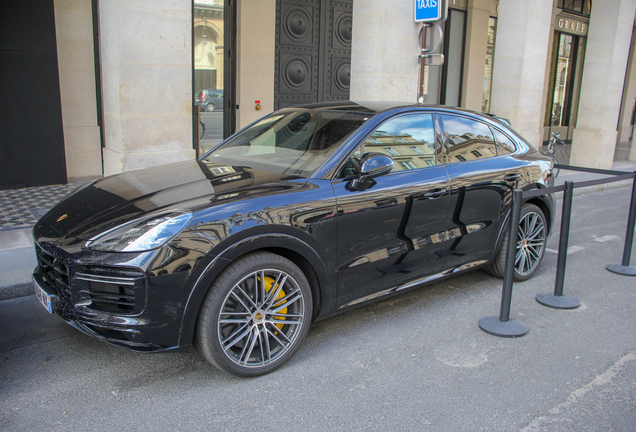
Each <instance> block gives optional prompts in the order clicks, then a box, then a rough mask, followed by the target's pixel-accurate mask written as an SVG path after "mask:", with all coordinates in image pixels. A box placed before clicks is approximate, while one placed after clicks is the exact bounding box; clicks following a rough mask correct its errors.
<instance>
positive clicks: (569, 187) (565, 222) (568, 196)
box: [536, 181, 581, 309]
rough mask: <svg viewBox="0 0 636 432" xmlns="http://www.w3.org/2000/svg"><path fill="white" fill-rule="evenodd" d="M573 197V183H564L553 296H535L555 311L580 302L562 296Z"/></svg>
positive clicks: (575, 305) (544, 294)
mask: <svg viewBox="0 0 636 432" xmlns="http://www.w3.org/2000/svg"><path fill="white" fill-rule="evenodd" d="M573 196H574V183H573V182H571V181H566V182H565V192H563V212H562V215H561V234H560V236H559V257H558V260H557V272H556V280H555V282H554V295H553V294H550V293H543V294H537V297H536V298H537V301H538V302H539V303H541V304H542V305H544V306H548V307H551V308H555V309H575V308H577V307H579V306H581V302H580V301H578V300H577V299H575V298H574V297H570V296H569V295H565V294H563V283H564V282H565V264H566V260H567V256H568V242H569V239H570V219H571V217H572V197H573Z"/></svg>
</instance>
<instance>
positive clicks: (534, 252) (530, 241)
mask: <svg viewBox="0 0 636 432" xmlns="http://www.w3.org/2000/svg"><path fill="white" fill-rule="evenodd" d="M547 226H548V224H547V222H546V218H545V215H544V214H543V211H541V209H540V208H539V207H537V206H536V205H534V204H528V203H526V204H523V206H521V216H520V218H519V235H518V237H517V238H518V240H517V254H516V259H515V271H514V279H513V280H514V281H517V282H519V281H524V280H528V279H530V278H531V277H532V276H533V275H534V274H535V273H536V271H537V269H538V268H539V265H540V264H541V260H543V255H544V253H545V245H546V241H547V237H548V236H547V234H548V231H547ZM508 231H509V230H506V233H505V234H504V238H503V240H502V241H501V245H500V246H499V249H498V250H497V253H496V254H495V259H494V260H493V261H492V262H491V263H490V265H489V266H488V267H486V268H485V270H486V271H487V272H488V273H490V274H491V275H493V276H496V277H498V278H502V279H503V277H504V274H505V271H506V251H507V249H508V237H509V236H508Z"/></svg>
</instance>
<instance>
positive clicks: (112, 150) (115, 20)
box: [99, 0, 195, 175]
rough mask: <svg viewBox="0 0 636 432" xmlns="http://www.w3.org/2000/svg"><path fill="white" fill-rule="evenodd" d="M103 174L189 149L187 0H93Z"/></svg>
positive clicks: (173, 157)
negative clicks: (97, 25)
mask: <svg viewBox="0 0 636 432" xmlns="http://www.w3.org/2000/svg"><path fill="white" fill-rule="evenodd" d="M99 17H100V32H101V37H100V47H101V48H100V49H101V56H102V82H103V108H104V125H103V127H104V130H105V148H104V149H103V158H104V174H105V175H109V174H114V173H118V172H122V171H130V170H134V169H139V168H146V167H151V166H155V165H161V164H166V163H170V162H178V161H183V160H187V159H193V158H194V157H195V151H194V149H193V143H192V3H191V2H188V1H179V2H174V1H173V2H156V1H152V0H136V1H135V2H120V1H117V0H100V1H99Z"/></svg>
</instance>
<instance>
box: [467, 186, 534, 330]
mask: <svg viewBox="0 0 636 432" xmlns="http://www.w3.org/2000/svg"><path fill="white" fill-rule="evenodd" d="M522 198H523V191H521V190H517V189H515V190H514V191H513V193H512V211H511V215H510V228H509V229H508V249H507V250H506V269H505V272H504V281H503V290H502V293H501V309H500V311H499V316H498V317H496V316H489V317H486V318H482V319H480V320H479V328H481V329H482V330H483V331H485V332H486V333H488V334H491V335H494V336H500V337H510V338H514V337H520V336H524V335H526V334H527V333H528V326H527V325H525V324H524V323H522V322H521V321H518V320H514V319H510V302H511V300H512V280H513V279H514V270H515V258H516V256H517V237H518V235H519V219H520V218H521V200H522Z"/></svg>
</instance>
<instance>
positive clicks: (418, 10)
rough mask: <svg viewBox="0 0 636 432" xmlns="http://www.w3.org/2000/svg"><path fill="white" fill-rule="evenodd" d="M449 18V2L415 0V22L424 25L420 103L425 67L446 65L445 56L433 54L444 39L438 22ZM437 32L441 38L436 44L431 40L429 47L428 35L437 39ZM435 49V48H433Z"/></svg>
mask: <svg viewBox="0 0 636 432" xmlns="http://www.w3.org/2000/svg"><path fill="white" fill-rule="evenodd" d="M447 17H448V1H447V0H415V15H414V20H415V22H421V23H422V30H421V32H420V34H421V53H420V55H419V59H420V85H419V90H418V92H417V99H418V101H419V102H420V103H422V102H424V67H425V66H427V65H428V66H441V65H443V64H444V54H433V53H434V52H435V51H437V50H438V49H439V47H440V46H441V43H442V39H443V37H444V35H443V31H442V27H441V26H440V25H439V24H438V23H437V21H445V20H446V18H447ZM435 30H437V31H438V33H439V37H438V38H437V40H436V41H435V42H434V41H433V40H429V42H428V43H429V45H430V46H429V45H427V43H426V42H427V33H429V32H430V35H429V37H428V39H435V38H434V37H432V36H434V35H435ZM433 47H434V48H433Z"/></svg>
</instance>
